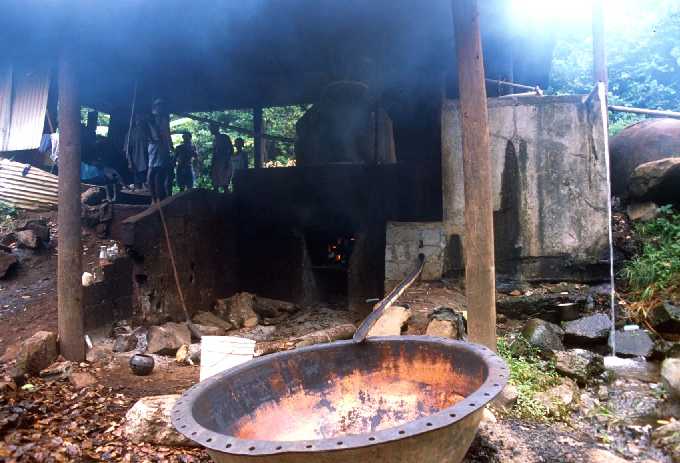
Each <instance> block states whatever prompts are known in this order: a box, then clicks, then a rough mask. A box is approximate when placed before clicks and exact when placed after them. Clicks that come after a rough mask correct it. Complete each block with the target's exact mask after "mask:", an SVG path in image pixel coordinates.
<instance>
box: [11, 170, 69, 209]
mask: <svg viewBox="0 0 680 463" xmlns="http://www.w3.org/2000/svg"><path fill="white" fill-rule="evenodd" d="M26 167H28V164H20V163H18V162H14V161H10V160H8V159H0V201H2V202H4V203H7V204H10V205H12V206H14V207H16V208H19V209H28V210H34V211H44V210H52V209H56V207H57V201H58V195H59V178H58V177H57V176H56V175H52V174H50V173H49V172H45V171H43V170H40V169H38V168H36V167H31V168H30V169H29V170H28V173H27V174H26V175H25V176H24V175H23V172H24V170H25V169H26Z"/></svg>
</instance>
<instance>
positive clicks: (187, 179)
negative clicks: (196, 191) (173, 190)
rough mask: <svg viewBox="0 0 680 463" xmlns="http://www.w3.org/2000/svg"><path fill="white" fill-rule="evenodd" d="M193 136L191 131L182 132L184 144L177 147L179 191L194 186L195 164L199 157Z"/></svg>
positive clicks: (176, 160)
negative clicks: (192, 140) (192, 139)
mask: <svg viewBox="0 0 680 463" xmlns="http://www.w3.org/2000/svg"><path fill="white" fill-rule="evenodd" d="M191 138H192V135H191V133H190V132H185V133H184V134H182V144H181V145H179V146H178V147H177V148H176V149H175V162H176V168H175V169H176V170H175V172H176V178H177V186H178V187H179V191H184V190H190V189H192V188H193V187H194V171H193V164H194V163H195V162H196V159H198V153H197V152H196V147H195V146H194V144H193V143H192V142H191Z"/></svg>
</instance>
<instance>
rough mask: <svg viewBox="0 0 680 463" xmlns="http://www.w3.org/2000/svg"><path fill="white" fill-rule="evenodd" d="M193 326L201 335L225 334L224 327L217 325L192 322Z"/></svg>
mask: <svg viewBox="0 0 680 463" xmlns="http://www.w3.org/2000/svg"><path fill="white" fill-rule="evenodd" d="M194 328H196V331H198V332H199V333H200V335H201V336H224V335H225V334H227V332H226V331H225V330H224V328H220V327H219V326H208V325H199V324H197V323H194Z"/></svg>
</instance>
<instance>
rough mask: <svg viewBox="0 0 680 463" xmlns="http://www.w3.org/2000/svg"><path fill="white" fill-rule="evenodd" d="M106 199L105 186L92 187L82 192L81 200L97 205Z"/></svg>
mask: <svg viewBox="0 0 680 463" xmlns="http://www.w3.org/2000/svg"><path fill="white" fill-rule="evenodd" d="M105 199H106V191H104V189H103V188H98V187H91V188H88V189H87V190H85V191H84V192H82V193H81V194H80V202H81V203H83V204H86V205H88V206H96V205H98V204H101V203H102V202H104V200H105Z"/></svg>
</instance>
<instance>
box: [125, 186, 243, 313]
mask: <svg viewBox="0 0 680 463" xmlns="http://www.w3.org/2000/svg"><path fill="white" fill-rule="evenodd" d="M162 204H163V211H164V214H165V218H166V221H167V224H168V229H169V232H170V239H171V241H172V245H173V249H174V251H175V259H176V263H177V270H178V272H179V276H180V284H181V286H182V289H183V292H184V297H185V300H186V303H187V308H188V310H189V312H190V313H192V314H193V313H195V312H197V311H199V310H210V309H211V308H212V307H213V305H214V303H215V300H216V299H218V298H223V297H228V296H230V295H231V294H233V293H234V292H236V290H237V288H238V278H237V277H238V273H237V269H238V256H237V252H236V251H237V245H236V227H235V223H234V222H235V220H234V215H233V204H232V200H231V198H230V196H229V195H224V194H220V193H216V192H213V191H207V190H191V191H187V192H183V193H179V194H177V195H175V196H172V197H171V198H168V199H166V200H165V201H163V203H162ZM122 235H123V243H124V244H125V245H126V247H127V248H128V252H129V254H130V256H131V257H132V259H133V262H134V264H133V278H134V297H133V301H134V304H133V307H134V314H135V317H136V318H137V319H138V320H139V321H141V322H148V323H158V322H162V321H165V320H170V319H171V320H183V319H184V313H183V310H182V306H181V304H180V300H179V296H178V292H177V288H176V286H175V280H174V276H173V272H172V266H171V262H170V256H169V254H168V250H167V245H166V243H165V237H164V235H163V228H162V226H161V222H160V216H159V214H158V210H157V208H155V207H153V206H152V207H150V208H149V209H147V210H146V211H144V212H143V213H141V214H138V215H135V216H133V217H130V218H129V219H127V220H125V221H124V222H123V224H122Z"/></svg>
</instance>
